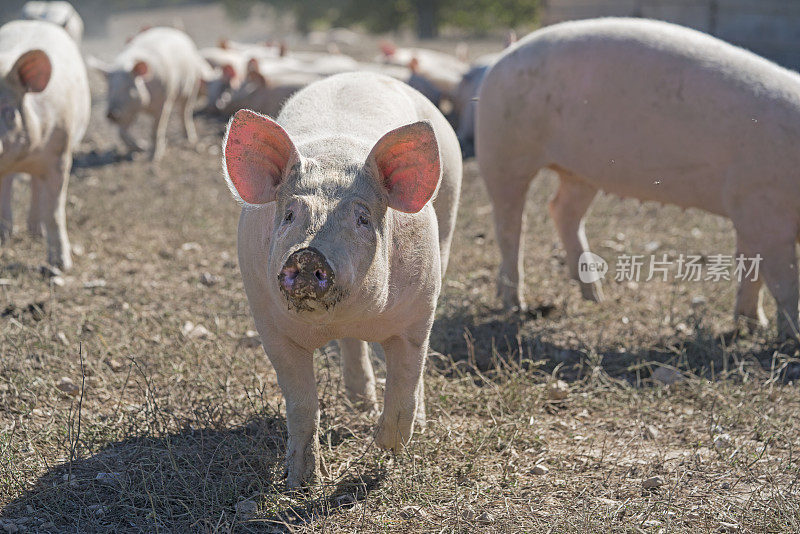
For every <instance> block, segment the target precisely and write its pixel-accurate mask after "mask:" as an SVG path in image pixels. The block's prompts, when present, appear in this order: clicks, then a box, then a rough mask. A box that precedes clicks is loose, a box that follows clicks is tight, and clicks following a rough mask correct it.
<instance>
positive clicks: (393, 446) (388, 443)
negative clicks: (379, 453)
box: [375, 422, 411, 453]
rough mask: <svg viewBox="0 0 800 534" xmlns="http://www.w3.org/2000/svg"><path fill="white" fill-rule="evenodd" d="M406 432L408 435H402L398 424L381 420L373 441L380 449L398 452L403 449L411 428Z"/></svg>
mask: <svg viewBox="0 0 800 534" xmlns="http://www.w3.org/2000/svg"><path fill="white" fill-rule="evenodd" d="M406 432H407V434H408V435H403V431H402V430H401V428H400V426H399V425H396V424H386V423H385V422H381V423H380V425H379V427H378V432H377V434H376V435H375V443H377V445H378V447H380V448H381V449H386V450H387V451H392V452H394V453H398V452H400V451H402V450H403V447H405V444H406V443H408V440H409V438H410V437H411V429H408V430H407V431H406Z"/></svg>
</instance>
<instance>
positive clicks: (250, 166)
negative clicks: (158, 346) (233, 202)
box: [222, 109, 301, 204]
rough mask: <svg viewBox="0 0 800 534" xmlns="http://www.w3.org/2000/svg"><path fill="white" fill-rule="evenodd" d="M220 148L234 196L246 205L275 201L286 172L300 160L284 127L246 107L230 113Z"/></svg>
mask: <svg viewBox="0 0 800 534" xmlns="http://www.w3.org/2000/svg"><path fill="white" fill-rule="evenodd" d="M222 147H223V155H222V159H223V167H224V169H225V176H226V178H227V179H228V185H229V186H230V188H231V191H232V192H234V196H238V197H240V198H241V199H242V200H244V201H245V202H247V203H248V204H266V203H267V202H272V201H273V200H275V196H276V192H277V190H278V186H279V185H280V184H281V182H282V181H283V180H284V177H285V176H286V173H287V172H288V170H289V169H290V168H291V167H292V165H294V164H295V163H297V162H299V161H301V157H300V153H299V152H298V151H297V148H296V147H295V145H294V143H293V142H292V139H291V138H290V137H289V134H288V133H286V130H284V129H283V128H281V126H280V125H279V124H278V123H277V122H275V121H273V120H272V119H270V118H269V117H265V116H264V115H259V114H258V113H255V112H253V111H250V110H249V109H240V110H239V111H237V112H236V114H235V115H234V116H233V118H232V119H231V122H230V123H229V124H228V131H227V132H226V133H225V141H224V142H223V145H222Z"/></svg>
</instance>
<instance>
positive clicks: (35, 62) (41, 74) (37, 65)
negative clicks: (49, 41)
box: [9, 50, 53, 93]
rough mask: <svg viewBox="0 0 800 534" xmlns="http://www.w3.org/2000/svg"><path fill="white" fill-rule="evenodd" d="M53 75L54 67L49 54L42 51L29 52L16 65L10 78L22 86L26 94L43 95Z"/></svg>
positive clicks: (10, 73)
mask: <svg viewBox="0 0 800 534" xmlns="http://www.w3.org/2000/svg"><path fill="white" fill-rule="evenodd" d="M52 73H53V66H52V65H51V63H50V58H49V57H47V54H45V53H44V52H43V51H41V50H29V51H27V52H25V53H24V54H22V55H21V56H20V57H19V58H18V59H17V61H16V63H14V66H13V67H12V68H11V71H10V72H9V77H12V79H13V81H14V82H16V83H17V84H19V85H21V86H22V89H23V90H24V91H25V92H29V93H41V92H42V91H44V90H45V88H46V87H47V84H48V82H49V81H50V75H51V74H52ZM14 78H16V79H14Z"/></svg>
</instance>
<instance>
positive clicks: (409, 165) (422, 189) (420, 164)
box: [367, 121, 442, 213]
mask: <svg viewBox="0 0 800 534" xmlns="http://www.w3.org/2000/svg"><path fill="white" fill-rule="evenodd" d="M373 164H374V165H375V168H376V169H377V173H378V178H379V180H380V181H381V185H383V187H384V189H385V190H386V194H387V195H388V198H389V207H390V208H394V209H396V210H398V211H402V212H405V213H417V212H418V211H419V210H421V209H422V207H423V206H425V204H426V203H427V202H428V201H429V200H430V199H431V198H432V197H433V195H434V193H436V189H437V187H438V186H439V180H440V178H441V176H442V165H441V161H440V159H439V143H438V142H437V141H436V133H435V132H434V131H433V126H431V123H430V122H429V121H419V122H414V123H411V124H407V125H405V126H401V127H399V128H396V129H394V130H392V131H391V132H389V133H387V134H385V135H384V136H383V137H381V138H380V139H379V140H378V142H377V143H375V146H374V147H373V148H372V152H370V154H369V157H368V158H367V165H368V166H369V165H373Z"/></svg>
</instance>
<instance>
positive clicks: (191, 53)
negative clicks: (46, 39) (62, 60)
mask: <svg viewBox="0 0 800 534" xmlns="http://www.w3.org/2000/svg"><path fill="white" fill-rule="evenodd" d="M92 66H93V67H95V68H97V69H98V70H100V71H102V72H103V73H104V74H105V75H106V79H107V81H108V114H107V117H108V119H109V120H111V121H112V122H114V123H116V124H117V125H118V126H119V133H120V137H121V138H122V141H123V142H124V143H125V145H126V146H127V147H128V149H130V150H141V147H140V146H139V144H138V143H137V142H136V140H135V139H134V138H133V136H131V134H130V132H129V131H128V129H129V128H130V126H131V124H132V123H133V121H134V120H135V119H136V117H137V116H138V114H139V113H140V112H143V113H147V114H148V115H151V116H152V117H153V134H152V145H151V150H150V159H151V160H152V161H158V160H159V159H161V156H162V155H163V154H164V148H165V146H166V131H167V122H168V121H169V116H170V114H171V113H172V108H173V106H177V107H178V112H179V113H180V116H181V121H182V122H183V128H184V132H185V133H186V139H188V141H189V143H191V144H194V143H195V142H196V141H197V133H196V132H195V128H194V121H193V118H192V112H193V111H194V104H195V101H196V100H197V92H198V90H199V88H200V80H201V78H202V76H203V74H204V72H205V69H206V67H207V64H206V63H205V60H203V58H202V57H200V55H199V54H198V52H197V48H196V47H195V45H194V43H193V42H192V40H191V38H189V36H188V35H186V34H185V33H184V32H182V31H180V30H176V29H174V28H166V27H158V28H150V29H147V30H145V31H143V32H141V33H139V34H138V35H136V36H135V37H134V38H133V39H131V41H130V42H129V43H128V44H127V46H126V47H125V49H124V50H123V51H122V52H121V53H120V54H119V55H118V56H117V58H116V59H115V60H114V62H113V64H112V65H110V66H105V65H103V64H101V63H100V62H99V61H97V60H94V61H92Z"/></svg>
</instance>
